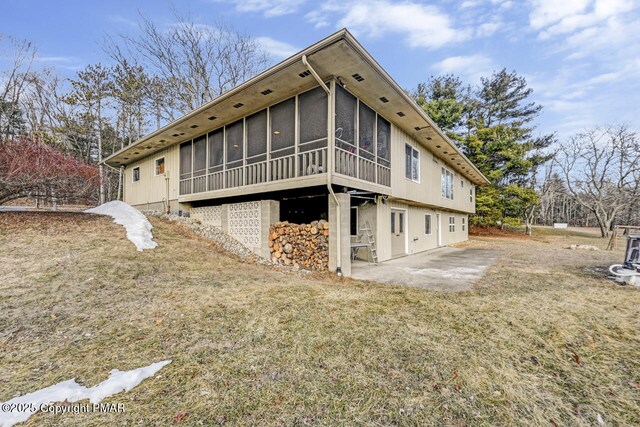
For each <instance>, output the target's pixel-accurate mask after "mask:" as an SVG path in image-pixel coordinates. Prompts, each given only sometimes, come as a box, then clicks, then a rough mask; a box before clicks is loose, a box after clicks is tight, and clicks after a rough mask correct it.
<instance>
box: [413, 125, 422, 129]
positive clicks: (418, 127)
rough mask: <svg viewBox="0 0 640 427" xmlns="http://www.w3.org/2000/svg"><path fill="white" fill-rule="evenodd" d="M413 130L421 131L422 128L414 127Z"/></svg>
mask: <svg viewBox="0 0 640 427" xmlns="http://www.w3.org/2000/svg"><path fill="white" fill-rule="evenodd" d="M414 129H415V130H420V129H422V128H421V127H420V126H416V127H414Z"/></svg>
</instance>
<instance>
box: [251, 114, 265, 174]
mask: <svg viewBox="0 0 640 427" xmlns="http://www.w3.org/2000/svg"><path fill="white" fill-rule="evenodd" d="M265 160H267V110H262V111H260V112H258V113H255V114H253V115H251V116H249V117H247V163H249V164H251V163H258V162H264V161H265Z"/></svg>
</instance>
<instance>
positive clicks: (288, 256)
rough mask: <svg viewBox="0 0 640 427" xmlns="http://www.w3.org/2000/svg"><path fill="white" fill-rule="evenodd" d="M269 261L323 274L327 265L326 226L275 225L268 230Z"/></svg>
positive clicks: (322, 222)
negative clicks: (322, 271) (319, 271)
mask: <svg viewBox="0 0 640 427" xmlns="http://www.w3.org/2000/svg"><path fill="white" fill-rule="evenodd" d="M269 249H270V250H271V261H273V263H276V264H286V265H293V266H294V267H299V268H305V269H310V270H326V269H327V268H328V265H329V223H328V222H327V221H325V220H320V221H312V222H311V223H310V224H292V223H290V222H288V221H282V222H276V223H273V224H271V227H270V228H269Z"/></svg>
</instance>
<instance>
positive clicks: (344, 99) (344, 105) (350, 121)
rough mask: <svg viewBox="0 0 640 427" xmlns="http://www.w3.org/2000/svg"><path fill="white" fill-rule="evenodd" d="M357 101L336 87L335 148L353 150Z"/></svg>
mask: <svg viewBox="0 0 640 427" xmlns="http://www.w3.org/2000/svg"><path fill="white" fill-rule="evenodd" d="M357 108H358V100H357V99H356V97H355V96H353V95H351V94H350V93H349V92H347V91H346V90H345V89H344V88H342V86H340V85H336V146H338V147H339V148H342V149H343V150H348V151H352V150H355V145H356V142H355V138H356V113H357Z"/></svg>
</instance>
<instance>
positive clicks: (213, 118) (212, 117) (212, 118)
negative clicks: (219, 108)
mask: <svg viewBox="0 0 640 427" xmlns="http://www.w3.org/2000/svg"><path fill="white" fill-rule="evenodd" d="M208 119H209V120H215V119H217V117H216V116H211V117H208Z"/></svg>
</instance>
